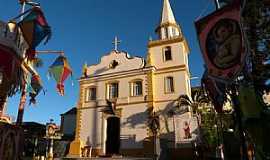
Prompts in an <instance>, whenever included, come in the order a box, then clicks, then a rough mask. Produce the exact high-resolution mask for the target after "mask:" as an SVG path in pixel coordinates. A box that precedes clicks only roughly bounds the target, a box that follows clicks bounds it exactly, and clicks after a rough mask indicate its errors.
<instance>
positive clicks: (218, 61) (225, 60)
mask: <svg viewBox="0 0 270 160" xmlns="http://www.w3.org/2000/svg"><path fill="white" fill-rule="evenodd" d="M195 26H196V30H197V34H198V39H199V43H200V48H201V51H202V54H203V58H204V61H205V64H206V66H207V70H208V72H209V75H211V76H213V77H215V78H220V79H223V80H225V81H228V82H230V81H231V80H233V79H234V78H235V77H236V76H237V75H238V73H239V72H240V71H241V70H242V68H243V66H244V63H245V59H246V54H245V53H246V52H245V48H244V38H243V34H242V31H241V25H240V1H239V0H235V1H234V3H232V4H229V5H226V6H225V7H223V8H221V9H219V10H217V11H215V12H214V13H212V14H210V15H208V16H206V17H204V18H202V19H200V20H198V21H197V22H195Z"/></svg>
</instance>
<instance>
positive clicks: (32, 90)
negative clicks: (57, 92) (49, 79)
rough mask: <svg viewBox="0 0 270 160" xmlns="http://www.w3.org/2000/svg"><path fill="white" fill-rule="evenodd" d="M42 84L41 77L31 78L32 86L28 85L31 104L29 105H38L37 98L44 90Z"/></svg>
mask: <svg viewBox="0 0 270 160" xmlns="http://www.w3.org/2000/svg"><path fill="white" fill-rule="evenodd" d="M42 88H43V87H42V82H41V78H40V76H39V75H33V76H32V78H31V84H30V86H29V85H28V87H27V90H28V91H29V96H30V102H29V104H30V105H31V104H36V96H37V95H38V94H39V93H40V91H41V90H42Z"/></svg>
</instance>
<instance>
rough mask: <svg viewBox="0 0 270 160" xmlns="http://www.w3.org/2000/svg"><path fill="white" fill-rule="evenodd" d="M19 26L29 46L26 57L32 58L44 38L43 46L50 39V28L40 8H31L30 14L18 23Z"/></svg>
mask: <svg viewBox="0 0 270 160" xmlns="http://www.w3.org/2000/svg"><path fill="white" fill-rule="evenodd" d="M19 26H20V28H21V30H22V33H23V36H24V38H25V40H26V41H27V43H28V45H29V49H28V50H27V53H26V55H27V57H28V58H30V59H31V58H34V57H35V56H36V53H35V48H36V47H37V46H38V45H39V44H40V43H41V41H42V40H44V39H45V38H46V40H45V43H44V44H46V43H47V42H48V40H49V39H50V38H51V28H50V26H49V25H48V23H47V21H46V18H45V16H44V14H43V12H42V10H41V9H40V7H33V8H32V9H31V11H30V13H29V14H28V15H26V16H25V17H24V18H23V20H22V21H21V22H19Z"/></svg>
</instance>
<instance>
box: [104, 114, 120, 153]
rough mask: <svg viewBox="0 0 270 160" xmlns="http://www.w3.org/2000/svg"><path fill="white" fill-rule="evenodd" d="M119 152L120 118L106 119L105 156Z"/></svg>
mask: <svg viewBox="0 0 270 160" xmlns="http://www.w3.org/2000/svg"><path fill="white" fill-rule="evenodd" d="M119 150H120V118H119V117H109V118H108V119H107V140H106V155H113V154H119Z"/></svg>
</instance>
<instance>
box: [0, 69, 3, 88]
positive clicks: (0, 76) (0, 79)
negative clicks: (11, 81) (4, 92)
mask: <svg viewBox="0 0 270 160" xmlns="http://www.w3.org/2000/svg"><path fill="white" fill-rule="evenodd" d="M3 81H4V74H3V71H2V69H0V85H1V84H2V83H3Z"/></svg>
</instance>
